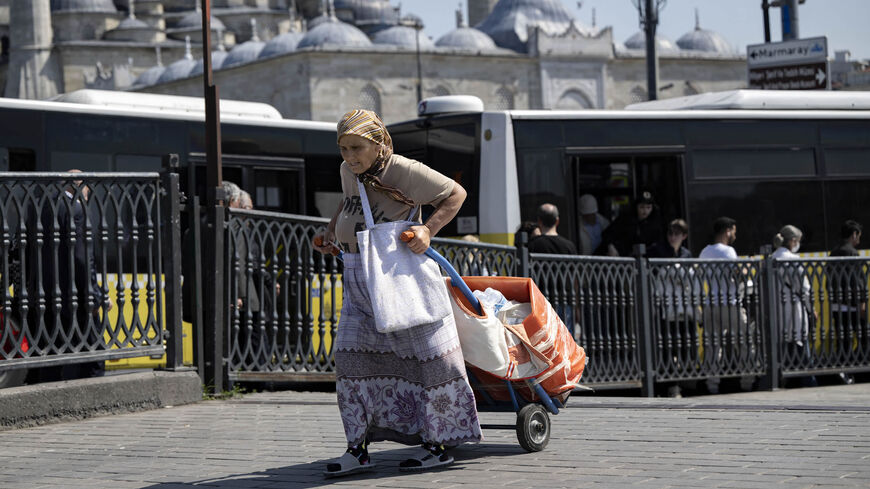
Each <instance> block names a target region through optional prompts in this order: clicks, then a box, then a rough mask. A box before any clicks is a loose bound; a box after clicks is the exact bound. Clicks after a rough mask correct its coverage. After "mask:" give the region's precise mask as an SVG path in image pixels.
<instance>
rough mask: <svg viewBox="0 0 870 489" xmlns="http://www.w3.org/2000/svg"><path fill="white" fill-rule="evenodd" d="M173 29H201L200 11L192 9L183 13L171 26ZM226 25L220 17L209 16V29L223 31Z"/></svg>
mask: <svg viewBox="0 0 870 489" xmlns="http://www.w3.org/2000/svg"><path fill="white" fill-rule="evenodd" d="M172 28H173V29H174V30H181V29H184V30H189V29H199V30H202V12H199V11H197V10H194V11H192V12H189V13H187V14H185V15H184V17H182V18H181V19H180V20H179V21H178V22H177V23H176V24H175V25H174V26H172ZM226 29H227V28H226V26H225V25H224V23H223V22H221V20H220V19H218V18H217V17H215V16H214V15H212V16H211V30H213V31H219V30H220V31H223V30H226Z"/></svg>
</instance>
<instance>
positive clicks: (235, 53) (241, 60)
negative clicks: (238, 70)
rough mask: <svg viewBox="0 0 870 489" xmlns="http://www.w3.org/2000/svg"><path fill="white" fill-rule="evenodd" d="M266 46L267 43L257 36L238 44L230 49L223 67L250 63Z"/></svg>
mask: <svg viewBox="0 0 870 489" xmlns="http://www.w3.org/2000/svg"><path fill="white" fill-rule="evenodd" d="M264 47H266V43H264V42H263V41H260V40H259V38H256V37H255V38H254V39H251V40H250V41H245V42H243V43H241V44H238V45H236V47H234V48H233V49H231V50H230V52H229V54H227V57H226V59H224V64H223V66H222V68H229V67H231V66H238V65H241V64H245V63H250V62H251V61H256V59H257V58H258V57H259V56H260V52H261V51H263V48H264Z"/></svg>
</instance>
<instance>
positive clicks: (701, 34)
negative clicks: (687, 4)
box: [677, 9, 734, 54]
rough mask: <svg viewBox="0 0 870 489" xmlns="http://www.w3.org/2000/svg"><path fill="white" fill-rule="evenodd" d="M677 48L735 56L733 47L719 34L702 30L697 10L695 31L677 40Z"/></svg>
mask: <svg viewBox="0 0 870 489" xmlns="http://www.w3.org/2000/svg"><path fill="white" fill-rule="evenodd" d="M677 46H679V47H680V48H681V49H685V50H686V51H703V52H707V53H718V54H734V52H733V51H732V50H731V45H729V44H728V41H726V40H725V38H724V37H722V36H721V35H719V33H717V32H713V31H708V30H706V29H701V20H700V18H699V17H698V10H697V9H695V30H693V31H691V32H687V33H685V34H683V36H682V37H680V38H679V39H677Z"/></svg>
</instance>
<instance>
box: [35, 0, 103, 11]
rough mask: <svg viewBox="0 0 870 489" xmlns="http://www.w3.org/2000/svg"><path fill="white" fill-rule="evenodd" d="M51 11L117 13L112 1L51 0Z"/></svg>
mask: <svg viewBox="0 0 870 489" xmlns="http://www.w3.org/2000/svg"><path fill="white" fill-rule="evenodd" d="M51 10H52V12H61V11H76V12H113V13H117V12H118V9H116V8H115V4H114V2H112V0H51Z"/></svg>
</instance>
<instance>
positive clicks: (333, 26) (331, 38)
mask: <svg viewBox="0 0 870 489" xmlns="http://www.w3.org/2000/svg"><path fill="white" fill-rule="evenodd" d="M371 45H372V42H371V41H369V38H368V37H367V36H366V35H365V34H364V33H363V31H361V30H359V29H357V28H356V27H354V26H352V25H350V24H345V23H344V22H341V21H339V20H338V19H336V18H335V17H330V18H329V20H327V21H325V22H323V23H321V24H319V25H318V26H316V27H315V28H313V29H310V30H309V31H308V32H307V33H306V34H305V36H304V37H303V38H302V40H301V41H299V44H298V45H297V46H296V49H302V48H308V47H319V46H359V47H366V46H371Z"/></svg>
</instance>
